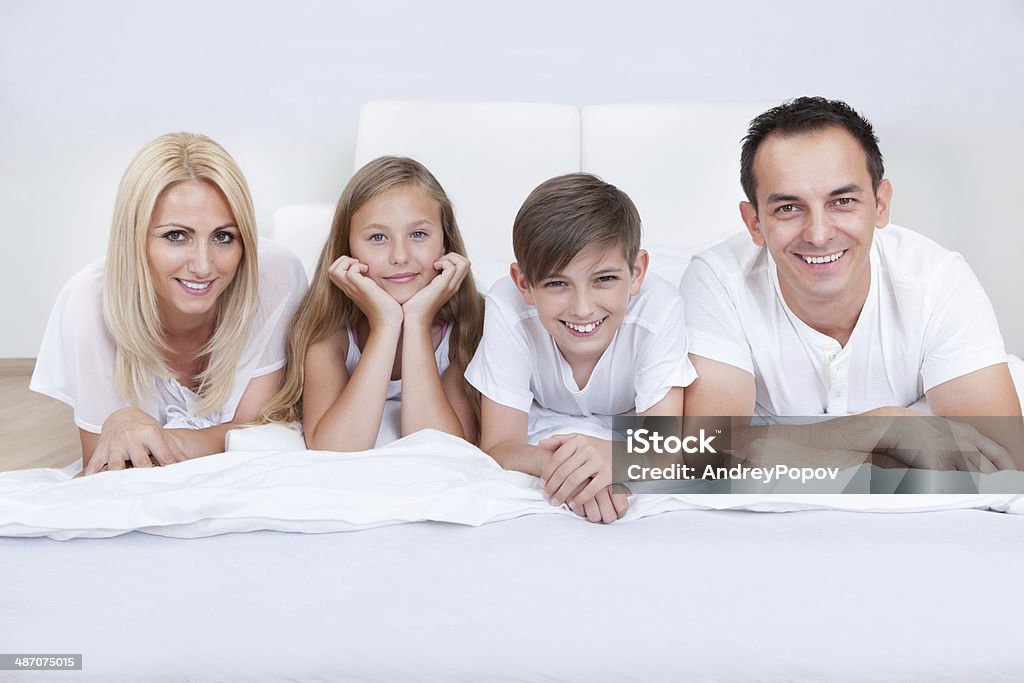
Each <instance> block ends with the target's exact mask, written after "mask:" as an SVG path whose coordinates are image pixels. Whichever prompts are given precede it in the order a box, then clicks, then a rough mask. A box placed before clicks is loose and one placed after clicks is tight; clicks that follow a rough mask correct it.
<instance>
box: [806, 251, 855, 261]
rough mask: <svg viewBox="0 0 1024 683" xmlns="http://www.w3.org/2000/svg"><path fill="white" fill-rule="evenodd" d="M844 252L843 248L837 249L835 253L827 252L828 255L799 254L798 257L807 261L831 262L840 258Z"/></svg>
mask: <svg viewBox="0 0 1024 683" xmlns="http://www.w3.org/2000/svg"><path fill="white" fill-rule="evenodd" d="M845 253H846V250H845V249H844V250H843V251H837V252H836V253H834V254H829V255H828V256H801V257H800V258H802V259H803V260H804V261H807V263H832V262H833V261H838V260H839V259H841V258H842V257H843V254H845Z"/></svg>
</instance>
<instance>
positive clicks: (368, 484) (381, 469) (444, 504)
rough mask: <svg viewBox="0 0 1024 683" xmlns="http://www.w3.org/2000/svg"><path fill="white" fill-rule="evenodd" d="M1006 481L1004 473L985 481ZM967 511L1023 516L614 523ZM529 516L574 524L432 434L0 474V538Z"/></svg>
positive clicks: (996, 497) (832, 498) (1006, 506)
mask: <svg viewBox="0 0 1024 683" xmlns="http://www.w3.org/2000/svg"><path fill="white" fill-rule="evenodd" d="M1002 474H1009V473H997V474H995V475H985V476H987V477H998V476H1000V475H1002ZM1013 474H1019V473H1013ZM982 490H999V489H998V488H992V487H988V489H984V488H983V489H982ZM964 508H980V509H990V510H996V511H1001V512H1011V513H1016V514H1021V513H1024V496H1018V495H1012V494H991V495H807V494H803V495H786V494H768V495H681V494H671V495H668V494H662V495H638V496H633V498H632V501H631V506H630V510H629V513H628V514H627V516H626V517H625V518H624V519H623V520H621V521H620V523H621V522H628V521H630V520H633V519H638V518H640V517H646V516H650V515H655V514H660V513H662V512H668V511H671V510H708V509H720V510H721V509H731V510H735V509H743V510H756V511H763V512H791V511H797V510H815V509H834V510H847V511H861V512H925V511H935V510H951V509H964ZM530 514H561V515H569V516H572V517H574V518H575V515H574V514H573V513H571V512H569V511H568V510H565V509H562V508H556V507H553V506H551V505H550V504H549V503H548V502H547V501H545V500H544V497H543V495H542V492H541V489H540V485H539V482H538V480H537V479H536V478H535V477H531V476H528V475H525V474H521V473H518V472H509V471H505V470H503V469H502V468H501V467H500V466H498V465H497V464H496V463H495V462H494V461H493V460H492V459H491V458H490V457H488V456H487V455H486V454H485V453H483V452H482V451H480V450H479V449H477V448H475V447H474V446H471V445H470V444H468V443H466V442H465V441H463V440H461V439H456V438H454V437H451V436H448V435H446V434H441V433H439V432H435V431H429V430H428V431H423V432H419V433H417V434H413V435H412V436H409V437H407V438H405V439H402V440H400V441H397V442H395V443H393V444H391V445H389V446H386V447H384V448H378V449H375V450H372V451H365V452H361V453H332V452H319V451H304V450H274V451H245V452H230V453H225V454H223V455H216V456H211V457H207V458H199V459H197V460H192V461H188V462H184V463H180V464H177V465H174V466H172V467H165V468H146V469H132V470H123V471H118V472H103V473H100V474H97V475H93V476H89V477H84V478H80V479H74V478H73V477H72V475H71V474H69V473H68V472H66V471H62V470H53V469H36V470H23V471H18V472H8V473H4V474H0V535H2V536H46V537H49V538H53V539H58V540H64V539H70V538H81V537H85V538H104V537H110V536H117V535H120V534H124V533H127V532H130V531H142V532H145V533H150V534H158V535H163V536H174V537H179V538H195V537H202V536H213V535H216V534H222V533H228V532H238V531H254V530H261V529H265V530H275V531H292V532H305V533H323V532H333V531H353V530H358V529H368V528H373V527H379V526H385V525H389V524H398V523H402V522H416V521H424V520H432V521H439V522H451V523H456V524H465V525H471V526H479V525H481V524H485V523H488V522H494V521H500V520H505V519H510V518H513V517H519V516H522V515H530ZM580 523H581V524H585V523H587V522H585V521H584V520H582V519H581V520H580Z"/></svg>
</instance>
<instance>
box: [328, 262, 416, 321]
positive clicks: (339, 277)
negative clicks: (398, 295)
mask: <svg viewBox="0 0 1024 683" xmlns="http://www.w3.org/2000/svg"><path fill="white" fill-rule="evenodd" d="M367 270H369V266H367V265H366V264H365V263H360V262H359V261H358V260H356V259H354V258H352V257H351V256H342V257H341V258H339V259H338V260H336V261H335V262H334V263H332V264H331V267H330V268H329V269H328V270H327V274H328V275H329V276H330V278H331V282H333V283H334V285H335V286H336V287H337V288H338V289H340V290H341V291H342V292H343V293H344V294H345V296H347V297H348V298H349V299H351V300H352V302H353V303H354V304H355V305H356V306H358V307H359V310H360V311H362V312H363V315H365V316H366V319H367V321H369V323H370V327H371V328H373V327H378V326H380V325H387V324H397V325H401V324H402V318H403V313H402V306H401V305H400V304H399V303H398V302H397V301H395V299H394V297H392V296H391V295H390V294H388V293H387V292H385V291H384V290H383V289H381V288H380V285H378V284H377V283H376V282H374V281H373V280H372V279H370V278H368V277H366V276H365V275H364V273H365V272H366V271H367Z"/></svg>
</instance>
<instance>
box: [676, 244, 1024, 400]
mask: <svg viewBox="0 0 1024 683" xmlns="http://www.w3.org/2000/svg"><path fill="white" fill-rule="evenodd" d="M680 292H681V293H682V295H683V299H684V300H685V301H686V314H687V324H688V327H689V331H690V353H693V354H696V355H698V356H703V357H705V358H709V359H711V360H715V361H719V362H722V363H726V364H728V365H732V366H735V367H737V368H740V369H742V370H746V371H747V372H749V373H751V374H753V375H754V380H755V384H756V389H757V398H756V406H755V408H754V414H755V415H756V416H766V417H767V416H814V415H848V414H857V413H862V412H865V411H868V410H871V409H874V408H879V407H882V406H909V405H911V404H913V403H915V402H916V401H918V399H920V398H921V397H922V396H923V395H924V394H925V392H927V391H928V390H930V389H931V388H932V387H934V386H936V385H939V384H942V383H943V382H947V381H949V380H951V379H955V378H957V377H960V376H962V375H966V374H968V373H970V372H974V371H975V370H979V369H981V368H985V367H988V366H990V365H995V364H997V363H1004V362H1006V359H1007V357H1006V351H1005V348H1004V346H1003V338H1002V336H1001V335H1000V333H999V325H998V324H997V322H996V316H995V312H994V311H993V309H992V305H991V303H990V302H989V300H988V296H986V294H985V291H984V290H983V289H982V287H981V284H980V283H979V282H978V279H977V277H975V275H974V273H973V272H972V271H971V269H970V267H969V266H968V265H967V263H966V261H964V259H963V257H962V256H961V255H960V254H958V253H956V252H951V251H949V250H947V249H944V248H943V247H941V246H939V245H938V244H936V243H935V242H933V241H931V240H930V239H928V238H926V237H924V236H922V235H919V234H918V233H915V232H913V231H911V230H907V229H906V228H901V227H898V226H895V225H890V226H888V227H886V228H885V229H883V230H876V231H875V234H874V239H873V243H872V247H871V287H870V290H869V292H868V297H867V300H866V301H865V303H864V308H863V310H862V311H861V314H860V317H859V318H858V320H857V324H856V326H855V327H854V330H853V333H852V335H851V336H850V339H849V341H848V342H847V344H846V346H845V347H841V346H840V345H839V342H837V341H836V340H835V339H832V338H831V337H829V336H827V335H824V334H822V333H820V332H818V331H816V330H814V329H812V328H811V327H809V326H808V325H807V324H805V323H804V322H803V321H801V320H800V319H799V318H798V317H797V316H796V315H795V314H794V313H793V312H792V311H791V310H790V309H789V306H787V305H786V302H785V300H784V299H783V297H782V292H781V290H780V288H779V281H778V275H777V272H776V267H775V263H774V262H773V261H772V258H771V255H770V254H769V252H768V250H767V249H766V248H763V247H758V246H756V245H754V244H753V243H752V242H751V239H750V235H749V234H747V233H741V234H738V235H735V236H733V237H731V238H729V239H728V240H726V241H725V242H723V243H721V244H719V245H717V246H715V247H712V248H711V249H708V250H707V251H704V252H702V253H700V254H698V255H697V256H695V257H694V259H693V261H692V262H691V264H690V266H689V268H688V269H687V270H686V273H685V274H684V275H683V281H682V284H681V285H680Z"/></svg>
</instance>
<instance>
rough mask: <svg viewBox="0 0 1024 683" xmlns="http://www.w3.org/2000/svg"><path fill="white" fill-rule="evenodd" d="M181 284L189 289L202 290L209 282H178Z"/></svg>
mask: <svg viewBox="0 0 1024 683" xmlns="http://www.w3.org/2000/svg"><path fill="white" fill-rule="evenodd" d="M178 282H180V283H181V284H183V285H185V286H186V287H188V288H189V289H195V290H203V289H206V288H207V287H209V286H210V283H209V282H190V281H188V280H178Z"/></svg>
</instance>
